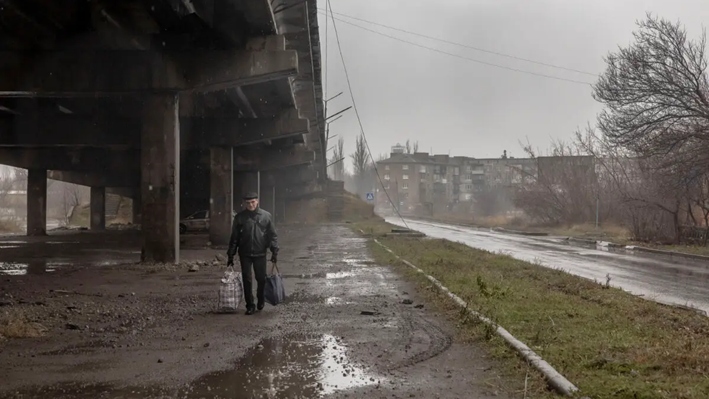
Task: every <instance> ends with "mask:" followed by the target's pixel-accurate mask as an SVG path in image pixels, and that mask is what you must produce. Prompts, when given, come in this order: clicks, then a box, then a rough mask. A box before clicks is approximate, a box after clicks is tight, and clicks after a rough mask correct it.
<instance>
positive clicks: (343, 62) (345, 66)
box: [325, 0, 409, 229]
mask: <svg viewBox="0 0 709 399" xmlns="http://www.w3.org/2000/svg"><path fill="white" fill-rule="evenodd" d="M327 5H328V7H329V8H330V13H331V16H332V18H333V20H332V28H333V30H334V31H335V39H336V41H337V50H338V51H339V53H340V59H341V60H342V68H343V69H344V71H345V80H346V81H347V88H348V90H349V92H350V98H351V99H352V107H353V108H354V111H355V115H356V116H357V123H359V130H360V132H361V133H362V141H364V145H365V146H366V147H367V152H368V153H369V158H370V159H371V160H372V166H373V167H374V172H375V173H376V174H377V179H378V180H379V184H380V185H381V187H382V189H383V190H384V193H385V194H386V196H387V199H388V200H389V203H390V204H391V205H392V207H393V208H394V211H396V214H397V215H399V218H401V221H402V222H404V226H406V228H407V229H408V228H409V225H408V224H407V223H406V219H404V217H403V216H401V213H399V207H398V206H397V205H398V204H397V205H394V201H392V199H391V197H390V196H389V192H388V191H387V190H386V189H385V188H384V182H383V181H382V176H381V175H380V174H379V169H377V163H376V162H375V161H374V157H373V156H372V150H371V149H370V148H369V142H368V141H367V136H366V135H365V133H364V126H363V125H362V118H360V116H359V108H357V102H356V101H355V98H354V93H353V92H352V82H351V81H350V74H349V72H348V70H347V63H346V62H345V55H344V54H343V53H342V44H341V43H340V34H339V32H338V31H337V24H335V16H334V15H332V4H330V0H327ZM325 18H327V15H325Z"/></svg>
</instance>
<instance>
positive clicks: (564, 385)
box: [360, 230, 579, 396]
mask: <svg viewBox="0 0 709 399" xmlns="http://www.w3.org/2000/svg"><path fill="white" fill-rule="evenodd" d="M360 231H362V230H360ZM362 233H364V231H362ZM373 240H374V242H375V243H377V244H378V245H379V246H381V247H382V248H384V249H385V250H386V251H387V252H389V253H391V254H392V255H394V257H396V258H397V259H399V260H400V261H402V262H403V263H404V264H406V265H407V266H409V267H411V268H412V269H414V270H416V271H417V272H418V273H421V274H423V275H424V276H426V278H427V279H429V280H430V281H431V282H432V283H433V284H435V285H436V287H438V289H440V290H441V291H443V292H444V293H445V294H446V295H448V297H450V298H451V299H453V301H455V303H457V304H458V305H459V306H460V307H462V308H464V309H465V310H466V311H467V312H468V313H470V314H471V315H472V316H474V317H476V318H478V319H479V320H480V321H482V322H484V323H486V324H489V325H490V326H492V327H494V328H495V332H496V333H497V335H499V336H500V337H501V338H502V339H504V340H505V341H506V342H507V343H508V344H509V345H510V346H511V347H512V348H513V349H515V350H516V351H517V352H519V354H520V355H521V356H522V357H523V358H524V359H525V360H527V361H528V362H529V363H530V364H531V365H532V366H533V367H534V368H535V369H537V370H538V371H539V372H540V373H542V375H544V377H545V378H546V379H547V381H548V383H549V385H550V386H551V387H552V388H554V389H555V390H556V391H557V392H558V393H560V394H562V395H566V396H573V395H574V393H575V392H578V390H579V389H578V388H577V387H576V386H575V385H574V384H572V383H571V382H570V381H569V380H567V379H566V377H564V376H563V375H561V374H560V373H559V372H558V371H556V369H554V367H552V366H551V365H550V364H549V363H547V362H546V361H545V360H544V359H542V358H541V356H539V355H537V354H536V353H535V352H534V351H533V350H532V349H530V348H529V347H528V346H527V345H525V344H524V343H523V342H522V341H520V340H518V339H517V338H515V337H514V336H513V335H512V334H510V333H509V331H507V330H505V329H504V328H503V327H501V326H499V325H497V324H495V322H493V321H492V320H490V319H489V318H487V317H485V316H484V315H482V314H480V313H478V312H476V311H474V310H472V309H470V308H468V304H467V303H466V302H465V301H464V300H462V299H461V298H460V297H459V296H458V295H456V294H454V293H452V292H451V291H450V290H449V289H448V288H447V287H446V286H444V285H443V284H441V282H440V281H438V280H437V279H436V278H435V277H433V276H429V275H428V274H426V273H425V272H424V271H423V270H421V269H419V268H418V267H417V266H416V265H414V264H413V263H411V262H409V261H407V260H406V259H403V258H401V257H400V256H399V255H397V254H395V253H394V251H392V250H391V249H389V248H388V247H387V246H386V245H384V244H382V243H381V242H379V240H377V239H376V238H373Z"/></svg>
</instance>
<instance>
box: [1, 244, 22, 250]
mask: <svg viewBox="0 0 709 399" xmlns="http://www.w3.org/2000/svg"><path fill="white" fill-rule="evenodd" d="M19 247H20V246H19V245H0V249H12V248H19Z"/></svg>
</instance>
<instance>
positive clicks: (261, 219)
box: [227, 193, 278, 315]
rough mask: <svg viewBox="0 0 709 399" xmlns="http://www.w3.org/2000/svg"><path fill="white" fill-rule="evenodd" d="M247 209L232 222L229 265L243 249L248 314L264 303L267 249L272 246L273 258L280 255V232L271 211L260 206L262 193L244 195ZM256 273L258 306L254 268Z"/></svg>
mask: <svg viewBox="0 0 709 399" xmlns="http://www.w3.org/2000/svg"><path fill="white" fill-rule="evenodd" d="M244 208H246V209H244V210H243V211H241V212H239V213H237V214H236V216H234V222H233V223H232V225H231V239H230V240H229V249H228V250H227V259H228V261H227V265H228V266H233V265H234V255H236V253H237V249H238V253H239V261H240V262H241V273H242V274H243V278H244V299H245V300H246V314H247V315H252V314H254V312H255V311H256V309H258V310H259V311H261V310H262V309H263V306H264V302H265V301H264V295H263V290H264V287H265V286H266V263H267V262H266V250H267V249H269V248H270V250H271V262H273V263H276V259H277V258H278V235H277V234H276V229H275V228H274V227H273V220H272V217H271V214H270V213H268V212H266V211H264V210H263V209H261V208H259V206H258V194H256V193H247V194H246V195H245V196H244ZM252 267H253V271H254V275H255V276H256V283H257V284H258V285H257V288H256V299H257V300H258V305H257V307H256V306H254V295H253V291H252V285H251V283H252V281H251V268H252Z"/></svg>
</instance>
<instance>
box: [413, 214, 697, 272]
mask: <svg viewBox="0 0 709 399" xmlns="http://www.w3.org/2000/svg"><path fill="white" fill-rule="evenodd" d="M405 218H408V219H412V220H417V219H418V220H420V221H422V222H433V223H440V224H447V225H451V226H462V227H474V228H482V227H480V226H476V225H474V224H472V223H455V222H445V221H440V220H437V219H433V218H425V217H424V218H422V217H419V216H416V217H411V216H405ZM491 230H493V231H496V232H498V233H506V234H517V235H523V236H529V237H542V236H549V233H544V232H532V231H517V230H509V229H505V228H503V227H492V228H491ZM566 241H569V242H576V243H580V244H584V245H602V246H604V247H608V248H616V249H625V250H628V251H638V252H645V253H649V254H654V255H662V256H669V257H671V258H684V259H692V260H699V261H704V262H709V256H706V255H694V254H687V253H684V252H676V251H663V250H661V249H653V248H647V247H639V246H634V245H622V244H616V243H613V242H608V241H597V240H587V239H583V238H575V237H567V238H566Z"/></svg>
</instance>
